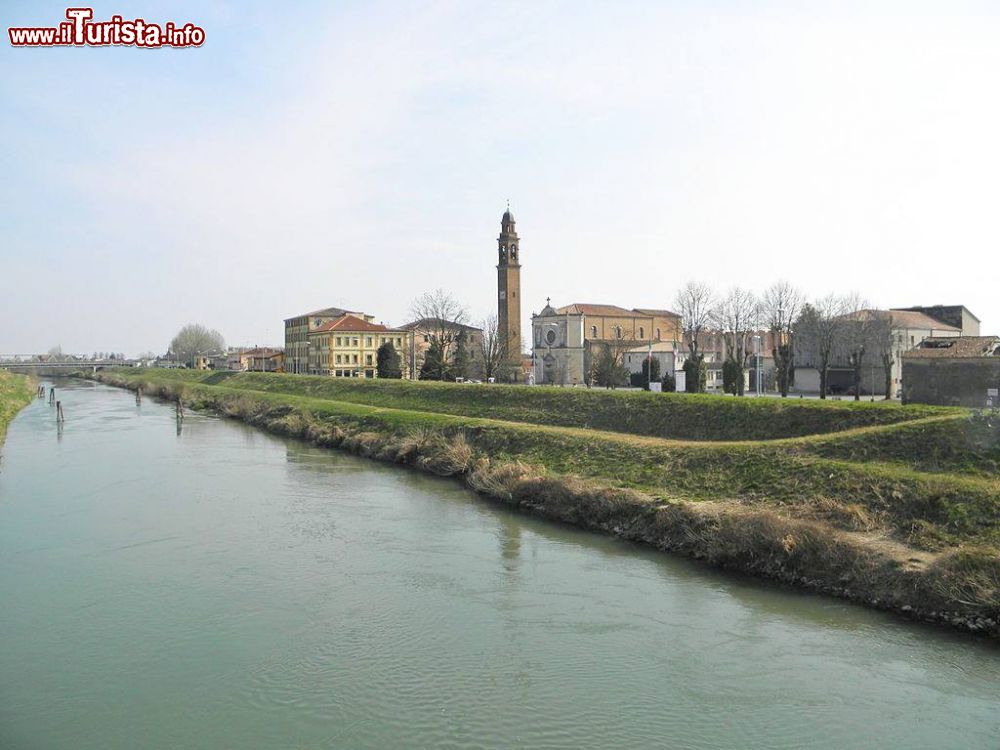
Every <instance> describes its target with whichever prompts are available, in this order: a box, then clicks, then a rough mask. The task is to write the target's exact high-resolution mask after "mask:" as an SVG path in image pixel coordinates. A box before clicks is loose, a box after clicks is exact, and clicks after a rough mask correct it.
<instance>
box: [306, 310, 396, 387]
mask: <svg viewBox="0 0 1000 750" xmlns="http://www.w3.org/2000/svg"><path fill="white" fill-rule="evenodd" d="M387 342H388V343H391V344H392V346H393V348H394V349H395V350H396V352H397V353H398V354H399V357H400V362H401V366H402V369H403V377H409V375H408V369H409V368H408V367H407V360H408V354H409V351H410V347H411V346H412V334H411V333H410V332H409V331H405V330H403V329H401V328H388V327H386V326H384V325H381V324H379V323H372V322H370V321H368V320H364V319H363V318H359V317H357V316H355V315H342V316H340V317H339V318H337V319H336V320H331V321H329V322H327V323H323V324H322V325H320V326H317V327H316V328H314V329H313V330H311V331H309V373H310V374H311V375H330V376H332V377H335V378H374V377H378V349H379V347H380V346H382V344H385V343H387Z"/></svg>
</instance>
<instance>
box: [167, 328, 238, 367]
mask: <svg viewBox="0 0 1000 750" xmlns="http://www.w3.org/2000/svg"><path fill="white" fill-rule="evenodd" d="M225 351H226V342H225V341H224V340H223V338H222V334H221V333H219V332H218V331H216V330H212V329H209V328H206V327H205V326H203V325H198V324H197V323H191V324H189V325H186V326H184V327H183V328H182V329H181V330H180V331H178V332H177V335H176V336H174V338H173V340H172V341H171V342H170V353H171V354H173V356H174V359H176V360H177V361H178V362H187V361H189V360H191V359H192V358H193V357H196V356H206V355H210V354H222V353H223V352H225Z"/></svg>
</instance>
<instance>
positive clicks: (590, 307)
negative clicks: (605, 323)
mask: <svg viewBox="0 0 1000 750" xmlns="http://www.w3.org/2000/svg"><path fill="white" fill-rule="evenodd" d="M554 312H555V314H556V315H597V316H602V317H607V318H634V317H636V315H642V316H648V317H667V318H677V317H680V316H678V315H677V313H673V312H670V310H653V309H651V308H647V307H635V308H633V309H631V310H626V309H625V308H624V307H619V306H618V305H601V304H593V303H590V302H574V303H573V304H572V305H566V306H565V307H560V308H558V309H556V310H555V311H554Z"/></svg>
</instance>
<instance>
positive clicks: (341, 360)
mask: <svg viewBox="0 0 1000 750" xmlns="http://www.w3.org/2000/svg"><path fill="white" fill-rule="evenodd" d="M343 361H344V360H343V359H341V357H340V355H339V354H338V355H337V364H338V365H339V364H342V363H343Z"/></svg>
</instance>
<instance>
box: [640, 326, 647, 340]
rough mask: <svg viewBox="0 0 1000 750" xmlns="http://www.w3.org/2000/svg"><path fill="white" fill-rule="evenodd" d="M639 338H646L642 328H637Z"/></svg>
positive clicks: (644, 330)
mask: <svg viewBox="0 0 1000 750" xmlns="http://www.w3.org/2000/svg"><path fill="white" fill-rule="evenodd" d="M639 338H641V339H644V338H646V329H645V328H643V327H642V326H639Z"/></svg>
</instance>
